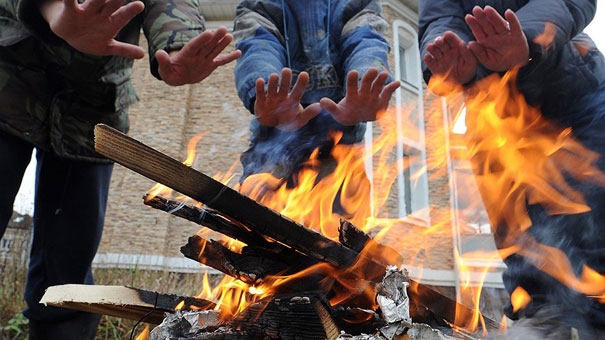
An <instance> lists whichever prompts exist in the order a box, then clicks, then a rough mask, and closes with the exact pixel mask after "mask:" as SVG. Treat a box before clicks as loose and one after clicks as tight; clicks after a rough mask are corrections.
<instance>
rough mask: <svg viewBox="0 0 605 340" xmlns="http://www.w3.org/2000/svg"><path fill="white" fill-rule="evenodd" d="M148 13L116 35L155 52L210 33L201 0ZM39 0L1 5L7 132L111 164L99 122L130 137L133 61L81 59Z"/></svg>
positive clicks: (159, 3)
mask: <svg viewBox="0 0 605 340" xmlns="http://www.w3.org/2000/svg"><path fill="white" fill-rule="evenodd" d="M143 2H144V3H145V11H144V12H143V13H141V14H140V15H139V16H137V17H136V18H135V19H133V20H132V21H131V22H130V23H129V24H128V25H127V26H126V27H124V29H122V30H121V31H120V32H119V33H118V35H117V36H116V39H117V40H120V41H124V42H129V43H132V44H138V41H139V37H140V32H141V28H142V29H143V32H144V34H145V37H146V39H147V41H148V43H149V51H148V53H149V57H150V68H151V72H152V74H153V75H154V76H155V77H157V78H158V79H160V77H159V74H158V72H157V62H156V60H155V58H154V54H155V52H156V51H157V50H159V49H164V50H167V51H170V50H176V49H180V48H181V47H183V46H184V45H185V43H187V42H188V41H189V40H191V39H192V38H193V37H195V36H197V35H198V34H199V33H200V32H202V31H203V30H204V21H203V18H202V16H201V13H200V10H199V2H198V1H197V0H179V1H176V0H143ZM38 4H39V1H38V0H0V103H2V105H1V106H0V129H1V130H4V131H7V132H9V133H12V134H15V135H17V136H19V137H21V138H23V139H25V140H26V141H28V142H31V143H32V144H34V145H35V146H36V147H38V148H42V149H44V150H52V151H53V152H55V153H56V154H57V155H59V156H61V157H68V158H74V159H80V160H88V161H102V162H103V161H107V160H106V159H104V158H103V157H102V156H100V155H99V154H97V153H96V152H95V151H94V138H93V137H94V136H93V129H94V126H95V125H96V124H98V123H104V124H108V125H110V126H113V127H115V128H117V129H119V130H121V131H124V132H127V131H128V115H127V111H128V106H129V105H130V104H132V103H134V102H136V101H137V96H136V93H135V91H134V88H133V86H132V83H131V80H130V77H131V74H132V65H133V60H129V59H126V58H122V57H115V56H107V57H98V56H92V55H88V54H84V53H81V52H79V51H77V50H75V49H73V48H72V47H71V46H69V45H68V44H67V43H66V42H65V41H63V40H62V39H60V38H59V37H57V36H55V35H54V34H53V33H52V31H50V29H49V27H48V24H47V23H46V22H45V21H44V19H43V18H42V17H41V15H40V12H39V10H38Z"/></svg>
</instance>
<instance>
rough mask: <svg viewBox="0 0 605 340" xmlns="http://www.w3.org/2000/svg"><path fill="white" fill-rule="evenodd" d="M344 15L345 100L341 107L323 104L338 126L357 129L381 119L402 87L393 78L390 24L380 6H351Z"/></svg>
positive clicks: (328, 102)
mask: <svg viewBox="0 0 605 340" xmlns="http://www.w3.org/2000/svg"><path fill="white" fill-rule="evenodd" d="M343 13H344V14H343V18H342V21H343V22H344V25H343V27H342V32H341V34H340V46H341V58H342V60H343V63H342V70H343V73H345V74H346V79H345V83H344V84H343V86H345V88H346V91H345V96H344V98H342V99H341V100H340V101H339V102H338V103H336V102H335V100H334V98H322V99H321V100H320V104H321V106H322V108H324V109H325V110H326V111H327V112H329V113H330V114H331V115H332V116H333V117H334V119H335V120H336V121H337V122H339V123H341V124H343V125H354V124H358V123H360V122H366V121H373V120H376V119H378V118H379V117H380V115H381V114H382V113H383V112H384V111H386V109H387V107H388V104H389V101H390V98H391V96H392V94H393V92H394V91H395V90H396V89H397V88H398V87H399V85H400V84H399V82H398V81H392V78H391V74H390V69H389V66H388V54H389V51H390V46H389V44H388V42H387V40H386V38H385V37H384V33H385V30H386V26H387V23H386V21H385V20H384V18H383V17H382V13H381V7H380V4H379V3H378V2H377V1H371V0H370V1H361V2H358V3H353V2H351V3H350V4H349V5H347V7H346V8H345V9H344V11H343Z"/></svg>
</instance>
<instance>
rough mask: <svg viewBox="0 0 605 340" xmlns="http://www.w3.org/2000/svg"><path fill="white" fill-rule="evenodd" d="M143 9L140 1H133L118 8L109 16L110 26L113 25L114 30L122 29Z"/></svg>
mask: <svg viewBox="0 0 605 340" xmlns="http://www.w3.org/2000/svg"><path fill="white" fill-rule="evenodd" d="M144 9H145V4H143V3H142V2H141V1H134V2H131V3H129V4H127V5H124V6H121V7H119V9H117V10H116V11H115V12H114V11H112V12H111V13H113V14H112V15H111V19H112V24H115V26H114V28H115V29H116V30H120V29H122V28H123V27H124V26H126V24H128V23H129V22H130V21H131V20H132V19H133V18H134V17H136V16H137V15H138V14H139V13H141V12H143V10H144Z"/></svg>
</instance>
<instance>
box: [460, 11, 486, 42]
mask: <svg viewBox="0 0 605 340" xmlns="http://www.w3.org/2000/svg"><path fill="white" fill-rule="evenodd" d="M464 21H465V22H466V24H467V25H468V27H469V28H470V29H471V33H473V36H474V37H475V39H477V40H483V39H485V37H487V33H485V31H483V27H482V26H481V24H480V23H479V21H477V18H475V17H474V16H472V15H470V14H467V15H466V16H465V17H464Z"/></svg>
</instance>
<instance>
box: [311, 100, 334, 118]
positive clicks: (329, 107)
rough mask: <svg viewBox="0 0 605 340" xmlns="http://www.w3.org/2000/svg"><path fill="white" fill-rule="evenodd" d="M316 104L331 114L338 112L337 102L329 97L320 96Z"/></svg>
mask: <svg viewBox="0 0 605 340" xmlns="http://www.w3.org/2000/svg"><path fill="white" fill-rule="evenodd" d="M313 105H315V104H313ZM318 105H320V106H321V108H322V109H324V110H326V111H328V112H329V113H330V114H331V115H335V114H338V112H339V111H340V109H339V107H338V104H336V102H335V101H333V100H332V99H330V98H326V97H324V98H321V100H320V101H319V104H318Z"/></svg>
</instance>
